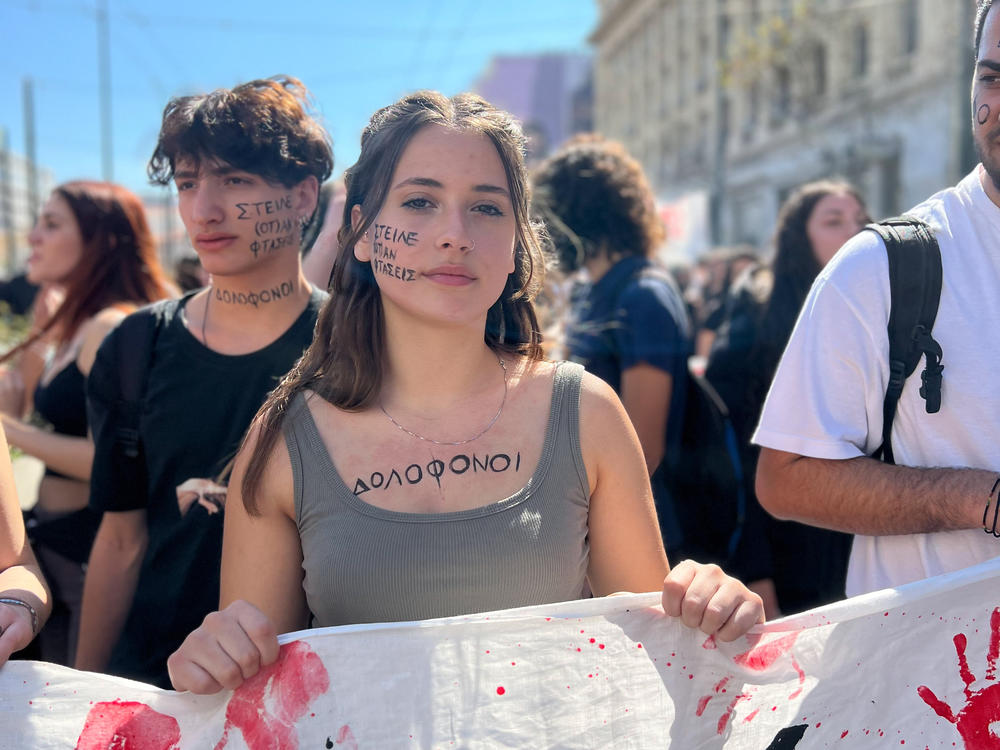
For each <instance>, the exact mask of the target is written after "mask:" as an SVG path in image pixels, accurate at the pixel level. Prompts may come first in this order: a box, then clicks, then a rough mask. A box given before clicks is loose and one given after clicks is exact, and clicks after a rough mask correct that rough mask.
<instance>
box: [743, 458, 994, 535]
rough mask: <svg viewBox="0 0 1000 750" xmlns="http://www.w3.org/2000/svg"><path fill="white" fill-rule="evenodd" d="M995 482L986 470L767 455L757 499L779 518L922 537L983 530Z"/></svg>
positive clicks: (759, 473)
mask: <svg viewBox="0 0 1000 750" xmlns="http://www.w3.org/2000/svg"><path fill="white" fill-rule="evenodd" d="M996 478H997V472H992V471H985V470H982V469H965V468H914V467H909V466H894V465H891V464H886V463H882V462H881V461H877V460H875V459H873V458H867V457H864V456H862V457H859V458H851V459H845V460H836V459H822V458H809V457H806V456H797V455H795V454H791V453H784V452H782V451H776V450H771V449H768V448H764V449H763V450H762V451H761V455H760V461H759V462H758V465H757V496H758V498H759V499H760V502H761V505H763V506H764V508H766V509H767V510H768V511H769V512H770V513H771V514H772V515H774V516H776V517H777V518H782V519H789V520H795V521H801V522H802V523H808V524H811V525H813V526H820V527H823V528H827V529H836V530H838V531H846V532H850V533H854V534H866V535H872V536H878V535H887V534H919V533H928V532H933V531H951V530H957V529H973V528H980V527H981V526H982V519H983V510H984V508H985V507H986V499H987V497H988V495H989V493H990V489H991V487H992V486H993V483H994V482H995V481H996ZM994 502H995V500H994ZM998 551H1000V548H998Z"/></svg>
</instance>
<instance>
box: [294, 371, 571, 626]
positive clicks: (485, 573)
mask: <svg viewBox="0 0 1000 750" xmlns="http://www.w3.org/2000/svg"><path fill="white" fill-rule="evenodd" d="M582 373H583V368H582V367H580V366H579V365H576V364H571V363H568V362H563V363H560V364H559V365H557V367H556V370H555V376H554V380H553V386H552V403H551V406H550V408H549V420H548V425H547V427H546V432H545V442H544V443H543V446H542V453H541V457H540V458H539V461H538V465H537V467H536V468H535V471H534V473H533V474H532V476H531V478H530V479H529V480H528V483H527V484H526V485H525V486H524V487H522V488H521V489H520V490H518V491H517V492H516V493H514V494H513V495H511V496H510V497H507V498H505V499H503V500H500V501H498V502H495V503H491V504H490V505H486V506H483V507H480V508H472V509H469V510H462V511H456V512H451V513H402V512H398V511H390V510H384V509H382V508H378V507H376V506H374V505H371V504H369V503H367V502H365V501H363V500H361V499H360V498H359V497H357V496H356V495H354V493H353V492H351V490H350V489H349V488H348V487H347V485H346V484H345V483H344V481H343V479H342V478H341V476H340V474H339V473H338V472H337V469H336V467H335V466H334V464H333V461H332V460H331V458H330V455H329V453H328V452H327V450H326V447H325V446H324V445H323V441H322V438H321V437H320V434H319V431H318V430H317V428H316V423H315V422H314V421H313V418H312V415H311V413H310V411H309V408H308V406H307V405H306V401H305V396H304V395H303V394H301V393H300V394H298V395H297V396H296V397H295V399H294V400H293V402H292V404H291V406H290V407H289V410H288V414H287V415H286V417H285V421H284V428H283V429H284V435H285V442H286V444H287V446H288V453H289V456H290V458H291V463H292V474H293V477H294V483H295V488H294V491H295V513H296V522H297V525H298V529H299V536H300V538H301V541H302V556H303V561H302V567H303V570H304V572H305V577H304V580H303V586H304V588H305V593H306V601H307V603H308V605H309V610H310V612H312V617H313V621H312V625H313V627H326V626H330V625H344V624H350V623H366V622H389V621H400V620H422V619H427V618H432V617H446V616H451V615H458V614H467V613H471V612H486V611H490V610H495V609H507V608H510V607H520V606H527V605H531V604H545V603H550V602H559V601H568V600H572V599H577V598H579V597H580V595H581V593H582V591H583V589H584V583H585V576H586V573H587V564H588V561H589V552H590V548H589V544H588V541H587V516H588V511H589V505H590V491H589V484H588V482H587V475H586V469H585V467H584V463H583V456H582V454H581V451H580V435H579V423H580V408H579V407H580V379H581V376H582Z"/></svg>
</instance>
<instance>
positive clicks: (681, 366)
mask: <svg viewBox="0 0 1000 750" xmlns="http://www.w3.org/2000/svg"><path fill="white" fill-rule="evenodd" d="M534 185H535V200H534V210H535V212H536V214H537V215H538V217H539V218H540V219H541V220H542V221H544V223H545V226H546V229H547V230H548V233H549V236H550V238H551V242H552V246H553V248H554V251H555V254H556V258H557V261H558V264H559V267H560V268H561V269H562V270H563V271H565V272H567V273H574V272H576V271H579V270H581V269H583V270H584V271H585V273H586V281H585V282H584V283H582V284H580V285H579V286H578V287H577V288H576V289H574V291H573V298H572V305H571V317H570V321H569V322H568V324H567V331H566V348H567V351H568V356H569V358H570V359H572V360H573V361H576V362H580V363H582V364H583V365H584V367H585V368H586V369H587V371H588V372H591V373H593V374H594V375H596V376H598V377H599V378H601V379H602V380H604V381H605V382H607V383H608V384H609V385H610V386H611V387H612V388H614V389H615V391H616V392H617V393H618V395H619V396H620V398H621V400H622V403H623V404H624V406H625V411H626V412H627V413H628V416H629V418H630V419H631V420H632V424H633V426H634V427H635V430H636V432H637V433H638V435H639V441H640V443H641V444H642V450H643V455H644V456H645V459H646V468H647V470H648V472H649V473H650V475H652V480H653V491H654V496H655V497H656V509H657V514H658V517H659V519H660V526H661V532H662V534H663V537H664V541H665V543H666V545H667V548H668V549H676V548H682V547H683V539H682V538H681V534H680V530H679V529H678V527H677V523H676V520H675V514H674V511H673V509H672V504H671V499H670V497H669V492H668V490H667V488H666V485H665V484H664V482H663V481H662V476H661V472H662V468H661V467H662V465H663V463H664V457H665V456H667V455H668V454H669V452H670V450H671V448H672V447H673V446H675V445H676V444H677V441H678V440H679V435H680V423H681V419H680V417H681V415H682V413H683V409H684V403H683V401H684V399H683V394H684V391H685V387H684V386H685V384H686V378H687V377H688V374H687V361H688V357H689V356H690V354H691V327H690V322H689V320H688V315H687V310H686V309H685V306H684V303H683V301H682V299H681V296H680V293H679V291H678V290H677V286H676V284H675V283H674V281H673V278H672V277H671V276H670V274H669V272H667V271H666V270H665V269H664V268H662V267H661V266H660V264H659V263H658V262H657V261H656V259H655V254H656V251H657V250H658V249H659V246H660V244H661V243H662V242H663V240H664V239H665V231H664V227H663V223H662V221H661V220H660V217H659V215H658V213H657V210H656V205H655V200H654V196H653V192H652V190H651V188H650V186H649V183H648V182H647V180H646V177H645V175H644V174H643V172H642V167H641V166H640V165H639V163H638V161H636V160H635V159H634V158H633V157H631V156H630V155H629V154H628V153H627V152H626V151H625V149H624V147H623V146H622V145H621V144H619V143H615V142H613V141H609V140H605V139H604V138H602V137H601V136H598V135H586V136H577V137H576V138H575V139H573V140H571V141H570V142H569V143H568V144H567V145H566V146H565V147H564V148H563V149H561V150H560V151H558V152H557V153H555V154H553V155H552V156H550V157H549V158H548V159H546V160H545V161H544V162H543V163H542V164H541V165H540V166H539V167H538V169H537V171H536V173H535V176H534Z"/></svg>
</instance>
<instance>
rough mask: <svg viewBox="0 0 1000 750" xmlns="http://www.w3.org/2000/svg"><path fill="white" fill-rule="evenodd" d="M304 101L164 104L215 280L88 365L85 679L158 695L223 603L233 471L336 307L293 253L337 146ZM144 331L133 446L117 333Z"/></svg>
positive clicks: (158, 165)
mask: <svg viewBox="0 0 1000 750" xmlns="http://www.w3.org/2000/svg"><path fill="white" fill-rule="evenodd" d="M307 105H308V92H307V91H306V89H305V87H304V86H303V85H302V84H301V82H299V81H298V80H296V79H294V78H287V77H277V78H272V79H262V80H255V81H250V82H249V83H244V84H242V85H239V86H236V87H235V88H233V89H222V90H218V91H214V92H212V93H210V94H204V95H198V96H186V97H180V98H177V99H173V100H171V101H170V102H169V103H168V104H167V107H166V110H165V111H164V114H163V125H162V128H161V130H160V136H159V141H158V143H157V145H156V150H155V151H154V153H153V157H152V159H151V160H150V163H149V173H150V177H151V178H152V179H153V180H154V181H155V182H158V183H160V184H163V185H166V184H169V183H173V184H174V185H175V186H176V188H177V193H178V210H179V212H180V216H181V221H182V222H183V224H184V228H185V230H186V231H187V234H188V238H189V239H190V241H191V245H192V246H193V247H194V250H195V252H196V253H197V254H198V258H199V260H200V261H201V265H202V267H203V268H204V269H205V271H206V272H208V273H209V274H211V276H210V282H209V284H208V286H207V287H205V288H203V289H199V290H196V291H193V292H189V293H188V294H187V295H185V296H184V297H182V298H181V299H180V300H173V301H170V302H169V303H165V304H160V305H154V306H153V307H151V308H147V309H146V310H143V311H139V312H137V313H134V314H133V316H131V319H126V320H125V321H123V323H122V324H121V326H119V328H118V329H117V330H116V331H114V332H112V333H111V334H110V335H109V336H108V338H107V339H106V340H105V342H104V344H102V346H101V348H100V350H99V351H98V354H97V359H96V361H95V363H94V367H93V370H92V371H91V374H90V379H89V381H88V398H89V400H90V407H91V413H92V415H93V419H92V420H91V421H92V424H93V425H94V427H93V429H94V441H95V446H96V447H95V456H94V466H93V472H92V475H91V492H90V506H91V507H92V508H94V509H95V510H97V511H101V512H103V517H102V520H101V525H100V529H99V530H98V533H97V538H96V540H95V542H94V549H93V551H92V552H91V555H90V563H89V569H88V571H87V578H86V583H85V590H84V601H83V619H82V622H81V627H80V639H79V645H78V649H77V658H76V666H77V668H80V669H87V670H90V671H105V670H107V671H109V672H110V673H112V674H117V675H120V676H123V677H130V678H132V679H138V680H142V681H145V682H153V683H156V684H160V685H163V686H166V685H168V684H169V683H168V679H167V669H166V660H167V656H168V655H169V654H170V652H171V651H173V650H174V649H175V648H176V647H177V646H178V645H179V644H180V642H181V641H182V640H183V638H184V636H185V635H187V633H188V632H190V631H191V630H192V629H193V628H194V627H196V626H197V625H198V623H200V622H201V620H202V618H203V617H204V616H205V615H206V614H207V613H208V612H210V611H212V610H213V609H215V607H216V606H217V604H218V600H219V557H220V554H221V547H222V519H223V517H224V516H225V510H226V494H227V488H226V486H225V481H224V478H225V474H226V467H227V466H228V464H229V462H230V460H231V459H232V457H233V455H234V454H235V452H236V449H237V448H238V447H239V443H240V440H241V439H242V438H243V434H244V433H245V431H246V429H247V426H248V425H249V424H250V420H251V419H252V418H253V415H254V414H255V413H256V411H257V409H258V408H259V407H260V405H261V403H263V401H264V398H265V396H266V395H267V394H268V392H270V391H271V390H272V389H273V388H274V386H275V385H276V384H277V382H278V381H279V380H280V378H281V377H282V376H283V375H284V374H285V373H286V372H288V370H289V369H291V367H292V365H293V364H294V363H295V362H296V360H298V358H299V357H300V356H301V355H302V352H303V350H304V349H305V348H306V347H307V346H308V344H309V342H310V340H311V339H312V332H313V328H314V327H315V324H316V316H317V314H318V311H319V308H320V305H321V304H322V302H323V300H324V299H325V298H326V294H325V293H324V292H322V291H321V290H319V289H316V288H315V287H314V286H312V285H310V284H309V282H308V281H307V280H306V278H305V276H304V275H303V273H302V266H301V261H300V255H299V246H300V242H301V238H302V235H303V234H304V229H305V228H306V227H307V226H308V224H309V221H310V219H311V217H312V216H313V213H314V212H315V210H316V202H317V196H318V194H319V185H320V183H321V182H322V181H324V180H325V179H326V178H327V177H328V176H329V175H330V171H331V170H332V168H333V153H332V149H331V145H330V141H329V137H328V136H327V134H326V132H325V131H324V130H323V128H322V127H321V126H320V125H319V123H318V122H317V121H316V120H315V119H313V117H312V116H310V115H309V114H308V112H307ZM140 324H142V325H143V326H145V328H144V329H143V328H139V330H146V331H148V332H149V333H148V334H145V335H146V339H145V340H146V341H151V343H150V344H149V346H148V348H149V349H150V352H149V355H148V359H147V361H145V362H140V363H139V367H141V368H142V378H141V379H142V380H143V381H144V383H145V388H144V393H143V398H142V401H141V403H140V404H139V405H138V406H139V408H138V412H139V414H140V415H141V417H140V419H139V423H138V430H137V432H138V445H136V444H135V443H131V444H130V443H128V442H126V441H123V440H122V439H121V435H122V434H123V430H125V431H126V434H128V433H129V432H132V433H134V432H135V431H136V428H135V426H133V423H131V422H130V421H128V420H127V416H126V415H127V412H125V411H124V410H123V409H122V408H121V404H122V401H123V399H125V398H126V396H125V395H124V394H125V393H127V392H128V387H127V386H128V383H131V382H133V380H134V377H129V378H126V375H125V373H124V372H123V370H125V369H126V368H125V367H124V366H123V365H122V363H123V361H128V358H129V356H131V357H132V358H135V357H136V356H137V355H136V353H135V352H134V351H133V350H134V349H135V348H136V345H135V343H134V342H130V341H129V339H128V338H127V337H126V336H125V335H124V331H125V330H126V327H128V330H136V327H138V326H139V325H140ZM123 351H124V353H121V352H123ZM131 398H134V396H132V397H131ZM136 454H138V455H137V457H135V458H133V457H132V456H136ZM137 464H138V466H136V465H137ZM125 469H128V470H127V471H126V470H125Z"/></svg>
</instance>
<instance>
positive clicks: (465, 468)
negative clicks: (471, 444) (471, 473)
mask: <svg viewBox="0 0 1000 750" xmlns="http://www.w3.org/2000/svg"><path fill="white" fill-rule="evenodd" d="M459 459H461V460H462V461H464V462H465V464H464V465H463V466H462V468H461V469H456V468H455V462H456V461H458V460H459ZM471 465H472V462H471V461H470V460H469V457H468V456H466V455H465V454H464V453H459V454H458V455H457V456H455V457H454V458H452V459H451V461H450V462H449V464H448V468H449V469H451V473H452V474H464V473H465V472H467V471H468V470H469V466H471Z"/></svg>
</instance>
